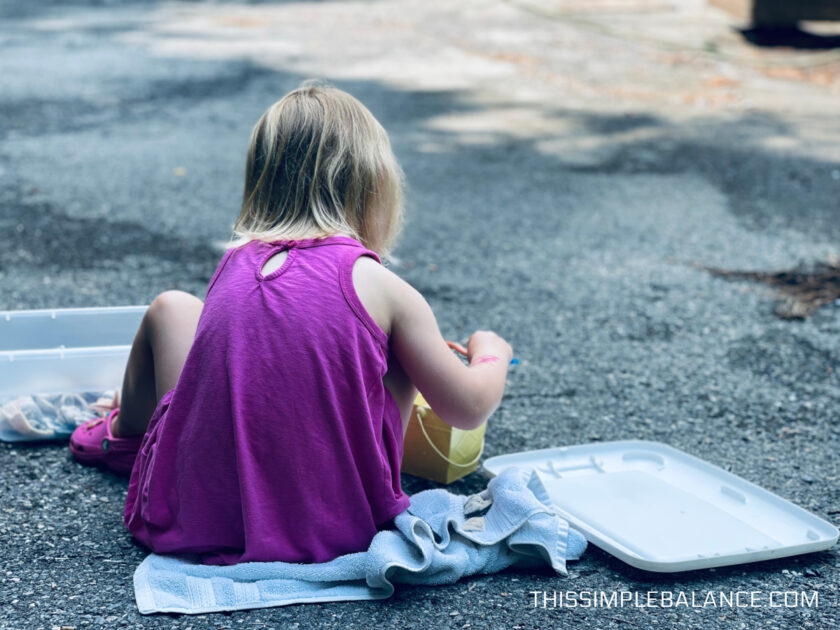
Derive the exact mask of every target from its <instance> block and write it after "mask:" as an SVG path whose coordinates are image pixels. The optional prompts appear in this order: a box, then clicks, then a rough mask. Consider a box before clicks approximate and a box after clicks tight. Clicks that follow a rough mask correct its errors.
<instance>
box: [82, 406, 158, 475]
mask: <svg viewBox="0 0 840 630" xmlns="http://www.w3.org/2000/svg"><path fill="white" fill-rule="evenodd" d="M118 412H119V408H115V409H113V410H112V411H111V412H110V413H109V414H108V415H107V416H105V417H104V418H94V419H93V420H88V421H87V422H85V423H84V424H83V425H81V426H79V427H77V428H76V430H75V431H73V435H71V436H70V452H71V453H73V457H74V458H75V459H76V461H77V462H79V463H80V464H84V465H85V466H96V467H97V468H105V469H107V470H110V471H112V472H115V473H117V474H119V475H126V476H128V475H130V474H131V468H132V467H133V466H134V460H135V458H136V457H137V452H138V451H139V450H140V443H141V442H142V441H143V436H142V435H139V436H137V437H130V438H119V437H114V434H113V433H111V422H112V421H113V420H114V417H115V416H116V415H117V413H118Z"/></svg>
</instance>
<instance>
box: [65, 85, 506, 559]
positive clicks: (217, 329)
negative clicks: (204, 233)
mask: <svg viewBox="0 0 840 630" xmlns="http://www.w3.org/2000/svg"><path fill="white" fill-rule="evenodd" d="M401 219H402V180H401V171H400V169H399V166H398V165H397V163H396V160H395V158H394V155H393V153H392V152H391V147H390V143H389V142H388V137H387V135H386V133H385V131H384V129H383V128H382V127H381V126H380V125H379V123H378V122H377V121H376V119H375V118H374V117H373V115H372V114H371V113H370V112H369V111H368V110H367V109H366V108H365V107H364V106H363V105H362V104H361V103H360V102H359V101H357V100H356V99H355V98H353V97H352V96H350V95H349V94H346V93H345V92H342V91H341V90H338V89H336V88H333V87H329V86H324V85H319V84H311V83H307V84H304V85H303V86H302V87H300V88H298V89H296V90H294V91H293V92H291V93H289V94H287V95H286V96H285V97H284V98H283V99H282V100H280V101H278V102H277V103H275V104H274V105H272V106H271V107H270V108H269V109H268V111H266V112H265V114H263V116H262V118H260V120H259V122H258V123H257V124H256V126H255V127H254V130H253V132H252V134H251V140H250V146H249V148H248V156H247V162H246V172H245V193H244V198H243V203H242V211H241V213H240V214H239V218H238V219H237V220H236V223H235V224H234V235H235V237H236V238H235V240H234V241H233V242H232V243H231V244H230V247H229V249H228V250H227V252H226V253H225V254H224V256H223V257H222V260H221V262H220V263H219V266H218V268H217V269H216V272H215V273H214V275H213V277H212V279H211V280H210V284H209V286H208V288H207V294H206V297H205V302H204V303H203V304H202V302H201V300H199V299H198V298H195V297H193V296H191V295H188V294H186V293H182V292H178V291H167V292H165V293H163V294H161V295H160V296H158V297H157V298H156V299H155V300H154V301H153V302H152V304H151V305H150V307H149V309H148V311H147V312H146V314H145V316H144V318H143V321H142V323H141V325H140V329H139V331H138V332H137V336H136V338H135V339H134V345H133V346H132V349H131V353H130V356H129V359H128V365H127V367H126V372H125V378H124V382H123V387H122V400H121V404H120V407H119V408H117V409H114V410H113V411H112V412H111V413H110V414H109V415H108V416H107V417H106V418H99V419H95V420H91V421H89V422H88V423H86V424H84V425H82V426H81V427H79V428H78V429H77V430H76V431H75V432H74V434H73V436H72V439H71V442H70V449H71V451H72V453H73V455H74V457H75V458H76V459H77V460H78V461H79V462H80V463H83V464H86V465H94V466H100V467H103V468H108V469H110V470H113V471H116V472H121V473H124V474H129V473H130V475H131V479H130V482H129V487H128V496H127V499H126V506H125V524H126V526H127V527H128V529H129V531H131V533H132V534H133V535H134V536H135V537H136V538H137V539H138V540H139V541H140V542H142V543H144V544H145V545H146V546H148V547H149V548H151V549H152V550H153V551H155V552H157V553H180V554H197V555H198V556H199V558H200V560H201V562H203V563H205V564H233V563H238V562H249V561H273V560H281V561H286V562H303V563H308V562H324V561H329V560H331V559H333V558H335V557H337V556H339V555H342V554H346V553H351V552H356V551H364V550H366V549H367V548H368V546H369V544H370V541H371V539H372V538H373V536H374V534H375V533H376V532H377V530H379V529H382V528H385V527H388V526H389V525H390V524H391V520H392V519H393V517H394V516H396V515H397V514H399V513H400V512H402V511H403V510H405V508H406V507H408V505H409V499H408V497H407V496H406V495H405V494H403V492H402V489H401V487H400V462H401V459H402V448H403V447H402V442H403V435H404V432H405V429H406V427H407V423H408V418H409V414H410V411H411V407H412V402H413V400H414V397H415V395H416V389H415V388H419V390H420V391H421V392H422V393H423V395H424V396H425V397H426V400H427V401H428V402H429V404H430V405H431V407H432V408H433V409H434V410H435V412H437V414H438V415H439V416H440V417H441V418H442V419H443V420H444V421H446V422H447V423H449V424H451V425H452V426H455V427H458V428H462V429H473V428H476V427H478V426H480V425H481V424H482V423H483V422H484V421H485V420H486V419H487V418H488V417H489V416H490V414H491V413H492V412H493V411H494V410H495V408H496V407H497V406H498V404H499V402H500V400H501V397H502V393H503V390H504V384H505V376H506V373H507V366H508V363H509V361H510V359H511V356H512V350H511V347H510V346H509V345H508V344H507V343H506V342H505V341H504V340H503V339H501V338H500V337H498V336H497V335H495V334H494V333H491V332H486V331H479V332H476V333H475V334H473V335H472V336H471V337H470V340H469V344H468V346H467V350H468V359H469V363H470V365H469V366H466V365H464V364H463V363H462V362H461V361H460V360H459V359H458V358H457V357H456V356H455V355H454V354H453V353H452V352H451V351H450V350H449V348H448V347H447V345H446V342H445V341H444V340H443V338H442V337H441V333H440V331H439V330H438V326H437V323H436V321H435V317H434V315H433V313H432V310H431V309H430V307H429V305H428V304H427V303H426V301H425V300H424V299H423V297H422V296H421V295H420V294H419V293H418V292H417V291H415V290H414V289H412V288H411V287H410V286H409V285H408V284H406V283H405V282H404V281H402V280H401V279H400V278H398V277H397V276H396V275H394V274H393V273H392V272H391V271H389V270H388V269H386V268H385V267H383V266H382V265H381V264H380V258H379V256H380V255H384V254H386V253H387V252H388V251H389V248H390V247H391V246H392V244H393V242H394V239H395V237H396V235H397V233H398V231H399V229H400V225H401Z"/></svg>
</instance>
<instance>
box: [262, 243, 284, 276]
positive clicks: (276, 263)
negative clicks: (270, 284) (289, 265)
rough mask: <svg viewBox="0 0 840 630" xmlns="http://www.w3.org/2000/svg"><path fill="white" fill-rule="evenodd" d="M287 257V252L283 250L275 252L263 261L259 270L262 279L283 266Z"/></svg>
mask: <svg viewBox="0 0 840 630" xmlns="http://www.w3.org/2000/svg"><path fill="white" fill-rule="evenodd" d="M288 256H289V250H287V249H284V250H283V251H281V252H277V253H276V254H274V255H273V256H271V257H270V258H269V259H268V260H266V261H265V264H264V265H263V267H262V269H260V273H262V275H263V277H265V276H267V275H268V274H270V273H272V272H274V271H277V270H278V269H280V267H282V266H283V263H284V262H286V258H288Z"/></svg>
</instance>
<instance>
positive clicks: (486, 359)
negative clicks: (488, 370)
mask: <svg viewBox="0 0 840 630" xmlns="http://www.w3.org/2000/svg"><path fill="white" fill-rule="evenodd" d="M498 360H499V357H497V356H496V355H495V354H485V355H484V356H481V357H478V359H477V360H476V361H474V362H473V363H472V365H479V364H481V363H495V362H496V361H498Z"/></svg>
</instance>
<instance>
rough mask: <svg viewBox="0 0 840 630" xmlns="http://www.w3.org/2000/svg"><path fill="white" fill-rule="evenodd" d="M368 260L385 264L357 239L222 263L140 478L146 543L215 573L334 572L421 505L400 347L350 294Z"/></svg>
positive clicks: (136, 489) (154, 426)
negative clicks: (392, 366) (243, 565)
mask: <svg viewBox="0 0 840 630" xmlns="http://www.w3.org/2000/svg"><path fill="white" fill-rule="evenodd" d="M284 249H287V250H288V256H287V258H286V260H285V261H284V262H283V264H282V266H281V267H280V268H279V269H277V270H275V271H273V272H272V273H269V274H268V275H266V276H263V275H262V273H261V271H260V270H261V269H262V267H263V265H264V263H265V262H266V261H267V260H268V258H270V257H271V256H273V255H274V254H276V253H278V252H280V251H282V250H284ZM363 255H368V256H371V257H373V258H375V259H376V260H377V261H379V258H378V257H377V256H376V254H375V253H373V252H371V251H368V250H366V249H365V248H364V247H363V246H362V245H361V244H360V243H359V242H358V241H356V240H354V239H351V238H349V237H344V236H332V237H329V238H326V239H320V240H317V239H307V240H302V241H279V242H275V243H265V242H261V241H252V242H250V243H248V244H246V245H244V246H242V247H240V248H237V249H232V250H229V251H228V252H227V253H226V254H225V256H224V257H223V258H222V260H221V262H220V263H219V266H218V268H217V269H216V272H215V274H214V275H213V278H212V279H211V280H210V285H209V287H208V289H207V296H206V301H205V304H204V309H203V311H202V313H201V318H200V319H199V323H198V329H197V331H196V335H195V339H194V341H193V345H192V347H191V349H190V352H189V354H188V356H187V359H186V363H185V364H184V368H183V371H182V372H181V376H180V378H179V380H178V383H177V385H176V386H175V388H174V389H172V390H171V391H169V392H167V393H166V394H165V395H164V396H163V398H162V399H161V400H160V402H159V403H158V406H157V408H156V410H155V413H154V415H153V416H152V419H151V421H150V423H149V428H148V429H147V431H146V435H145V436H144V438H143V443H142V446H141V448H140V452H139V453H138V456H137V460H136V461H135V464H134V469H133V471H132V474H131V480H130V482H129V488H128V496H127V499H126V506H125V524H126V526H127V527H128V529H129V531H131V533H132V534H133V535H134V536H135V537H136V538H137V539H138V540H139V541H140V542H142V543H144V544H145V545H147V546H148V547H150V548H151V549H152V550H153V551H155V552H157V553H180V554H199V555H200V557H201V561H202V562H203V563H205V564H233V563H238V562H251V561H273V560H281V561H285V562H303V563H309V562H325V561H329V560H332V559H333V558H335V557H337V556H339V555H342V554H346V553H352V552H356V551H364V550H366V549H367V548H368V546H369V544H370V541H371V539H372V538H373V536H374V535H375V534H376V532H377V530H378V529H381V528H384V527H387V526H388V524H389V522H390V520H391V519H392V518H393V517H394V516H396V515H397V514H399V513H400V512H402V511H403V510H405V509H406V508H407V507H408V505H409V498H408V496H406V495H405V494H404V493H403V491H402V488H401V486H400V462H401V460H402V450H403V443H402V441H403V433H402V421H401V418H400V413H399V410H398V408H397V405H396V403H395V401H394V399H393V397H392V396H391V394H390V392H389V391H388V390H387V389H386V388H385V386H384V385H383V382H382V377H383V375H384V374H385V372H386V370H387V361H388V337H387V336H386V334H385V333H384V331H383V330H382V329H381V328H380V327H379V326H378V325H377V324H376V322H375V321H374V320H373V318H372V317H371V316H370V314H369V313H368V312H367V311H366V310H365V308H364V307H363V306H362V303H361V302H360V301H359V298H358V296H357V295H356V292H355V289H354V288H353V281H352V269H353V263H354V262H355V261H356V259H357V258H358V257H359V256H363Z"/></svg>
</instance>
